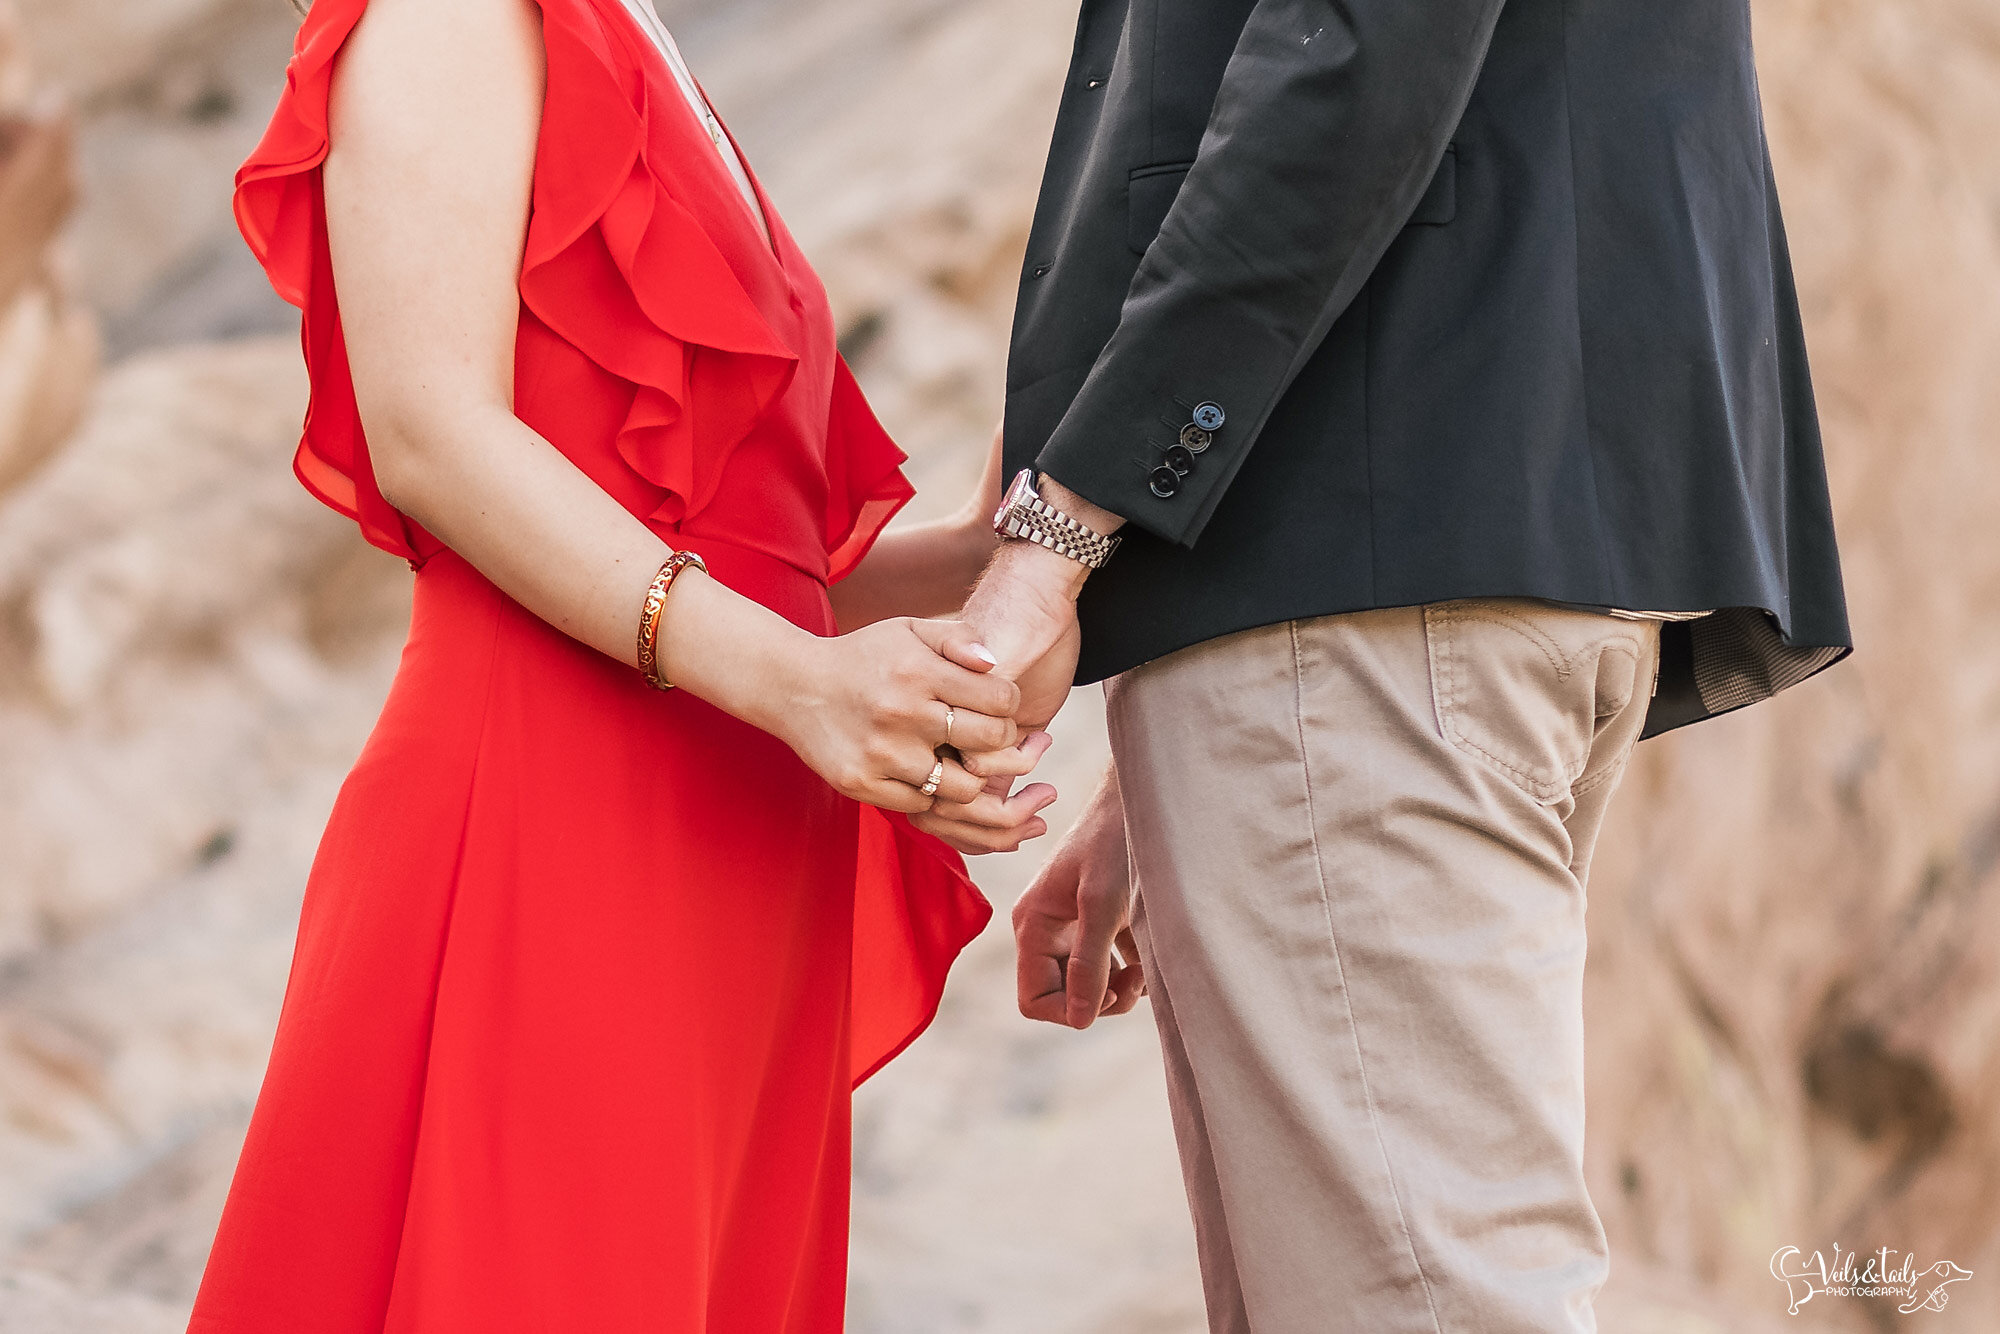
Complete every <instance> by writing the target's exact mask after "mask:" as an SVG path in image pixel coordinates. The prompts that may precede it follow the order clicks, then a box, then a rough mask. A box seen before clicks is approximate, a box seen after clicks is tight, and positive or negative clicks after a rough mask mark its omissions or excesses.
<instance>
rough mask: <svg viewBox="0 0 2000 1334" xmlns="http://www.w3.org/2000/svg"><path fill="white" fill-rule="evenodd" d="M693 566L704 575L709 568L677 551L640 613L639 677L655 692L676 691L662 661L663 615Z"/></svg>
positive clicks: (655, 580) (648, 590)
mask: <svg viewBox="0 0 2000 1334" xmlns="http://www.w3.org/2000/svg"><path fill="white" fill-rule="evenodd" d="M690 565H692V566H693V567H694V568H695V569H697V570H700V571H701V572H702V573H703V574H707V573H708V566H707V564H706V563H705V562H704V561H703V560H702V558H701V557H699V556H697V555H695V554H694V553H693V552H692V551H676V552H674V553H673V554H672V555H671V556H668V557H667V559H666V563H665V564H663V565H661V566H660V569H659V572H658V573H657V574H655V575H654V576H653V582H652V583H651V584H648V585H647V586H646V601H645V603H644V604H643V605H642V606H641V608H640V611H639V674H640V675H641V676H643V677H645V678H646V684H647V685H649V686H651V687H653V689H655V690H672V689H673V688H674V683H673V682H672V681H669V680H668V679H667V674H666V671H665V669H664V664H663V662H662V660H661V657H660V651H659V650H660V614H661V613H662V612H664V611H665V610H666V609H667V594H668V593H669V592H671V591H672V590H673V586H674V580H676V579H678V578H680V574H681V571H682V570H685V569H686V568H687V567H688V566H690Z"/></svg>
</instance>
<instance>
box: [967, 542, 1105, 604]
mask: <svg viewBox="0 0 2000 1334" xmlns="http://www.w3.org/2000/svg"><path fill="white" fill-rule="evenodd" d="M1089 577H1090V567H1089V566H1088V565H1085V564H1084V563H1083V562H1081V561H1079V560H1075V559H1073V558H1071V557H1069V556H1065V555H1063V554H1062V553H1060V552H1057V551H1051V550H1049V548H1047V547H1045V546H1043V545H1042V544H1041V543H1039V542H1033V541H1030V540H1029V539H1027V538H1025V537H1009V538H1005V539H1003V540H1002V541H1001V543H1000V552H999V554H998V555H996V556H995V557H994V558H993V563H992V564H991V565H990V566H988V567H987V572H986V579H989V580H990V579H995V578H1000V579H1005V580H1006V581H1008V582H1009V583H1010V584H1012V585H1013V586H1015V587H1016V588H1020V589H1023V590H1025V591H1027V592H1029V593H1030V594H1033V595H1035V596H1036V597H1037V599H1038V600H1045V601H1053V600H1057V599H1060V600H1061V601H1064V602H1075V601H1076V599H1077V595H1078V594H1079V593H1081V592H1082V591H1083V581H1084V580H1085V579H1087V578H1089Z"/></svg>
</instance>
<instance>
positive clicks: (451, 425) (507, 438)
mask: <svg viewBox="0 0 2000 1334" xmlns="http://www.w3.org/2000/svg"><path fill="white" fill-rule="evenodd" d="M427 415H428V417H429V420H425V421H419V422H412V423H409V424H407V425H406V426H404V427H403V428H402V429H400V430H398V429H397V428H395V427H392V426H387V424H385V426H384V429H381V430H380V431H379V432H378V434H379V435H380V436H382V437H383V438H382V439H381V444H380V446H379V447H378V449H377V455H378V458H377V471H378V481H379V482H380V483H381V484H382V485H383V488H384V494H385V497H386V498H387V499H388V500H389V502H390V503H391V504H393V505H395V506H396V507H397V508H398V509H401V510H402V511H403V512H404V513H406V514H408V515H410V517H412V518H414V519H415V520H417V522H419V523H421V524H422V525H423V526H424V527H425V528H426V529H428V530H430V531H431V532H432V533H434V534H436V535H437V537H438V538H439V539H441V540H442V541H443V542H445V544H446V545H448V546H450V547H451V548H452V549H453V550H454V551H456V552H458V553H459V554H460V555H462V556H464V557H465V559H466V560H468V561H469V562H471V563H472V565H473V566H474V567H475V568H476V569H478V570H479V572H480V573H482V574H484V575H485V576H486V577H487V578H488V579H490V580H492V581H493V583H494V584H495V585H496V586H497V587H498V588H499V589H500V590H501V591H502V592H504V593H506V594H507V595H508V596H509V597H511V598H513V599H514V600H515V601H517V602H519V603H520V604H521V605H522V606H524V607H526V608H527V609H528V610H529V611H531V612H533V613H534V614H535V615H537V616H539V617H541V618H542V619H543V620H545V621H547V622H549V624H551V625H553V626H554V627H555V628H556V629H558V630H561V631H562V632H563V633H565V634H567V635H570V636H571V637H573V638H575V639H577V640H580V641H581V642H583V643H585V644H588V645H589V646H590V647H592V648H594V649H596V650H598V651H599V652H601V653H604V654H606V655H608V656H610V657H612V658H615V659H617V660H618V661H620V662H623V663H626V664H627V665H634V664H636V662H637V657H638V652H637V646H638V627H639V614H640V609H641V605H642V604H643V602H644V600H645V596H646V589H647V586H648V585H649V584H650V583H651V582H652V579H653V576H654V574H655V573H657V572H658V570H659V568H660V565H661V563H662V562H664V561H665V560H666V558H667V556H668V555H669V554H670V553H671V548H670V547H669V546H668V544H667V543H666V542H664V541H662V540H661V539H660V537H659V536H658V535H656V534H655V533H654V532H653V531H652V530H651V529H649V528H647V527H646V525H645V524H644V523H642V522H640V521H639V519H638V518H636V517H635V516H633V515H632V514H631V513H630V512H628V511H627V510H626V509H625V508H624V507H623V506H621V505H620V504H619V503H618V502H617V501H615V500H613V499H612V498H611V497H610V496H609V495H608V494H607V493H606V492H605V491H604V490H603V489H602V488H601V487H599V486H598V485H597V484H596V483H595V482H593V481H591V480H590V479H589V478H588V477H586V476H584V475H583V473H582V472H580V471H579V470H578V469H577V467H576V466H575V465H574V464H573V463H571V462H570V461H569V460H568V459H567V458H565V457H563V455H562V454H561V453H560V452H558V451H557V450H556V449H555V447H554V446H553V445H550V444H549V443H548V442H547V441H545V440H543V439H542V438H541V437H540V436H539V435H537V434H536V433H535V432H534V431H532V430H530V429H529V428H528V427H527V426H526V425H525V424H523V423H522V422H521V421H520V419H519V418H517V417H515V416H513V415H512V414H511V413H508V412H505V411H502V410H500V409H498V408H492V407H487V408H483V409H482V408H480V407H477V406H474V405H470V404H468V405H465V406H464V407H462V408H460V409H458V410H456V411H453V412H449V413H445V412H438V413H433V414H427ZM667 602H668V611H667V613H666V614H664V615H663V616H662V617H661V628H660V641H659V642H660V648H661V652H662V654H663V663H664V665H665V668H666V671H667V674H668V679H670V680H672V681H673V682H674V683H675V684H676V685H678V686H680V687H682V688H684V689H686V690H687V691H689V693H691V694H695V695H699V696H701V697H702V698H704V699H706V700H708V701H709V702H710V703H712V704H714V705H716V706H717V707H718V708H721V709H723V710H724V711H725V712H728V713H730V714H733V715H734V716H736V717H738V718H742V719H743V720H744V721H746V722H749V723H751V724H753V725H755V726H758V727H763V728H766V730H769V722H770V719H769V717H768V714H769V713H770V701H771V700H773V699H775V698H782V697H783V696H784V694H785V693H786V683H785V682H784V681H782V680H780V679H778V678H779V677H780V676H782V675H783V673H784V671H785V670H786V667H787V664H788V663H791V662H793V661H795V659H796V657H797V656H798V655H797V650H798V649H799V648H800V647H801V646H802V643H803V641H805V640H808V639H810V638H812V636H809V635H807V634H806V633H805V632H804V631H802V630H800V629H798V628H797V627H795V626H793V625H791V624H790V623H789V622H787V621H785V620H784V619H783V618H782V617H780V616H778V615H777V614H776V613H775V612H772V611H770V610H768V609H766V608H764V607H762V606H759V605H758V604H756V603H754V602H752V601H750V600H749V599H748V598H744V597H742V596H741V595H739V594H736V593H734V592H732V591H730V590H729V589H727V588H724V587H723V586H722V585H720V584H718V583H717V582H715V581H714V580H712V579H708V578H706V577H705V576H703V575H702V574H701V572H700V571H698V570H689V571H687V572H685V573H684V574H682V575H681V576H680V577H679V578H678V579H676V580H675V582H674V585H673V591H672V594H671V595H670V596H669V598H668V600H667Z"/></svg>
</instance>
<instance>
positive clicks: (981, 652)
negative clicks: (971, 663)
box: [972, 644, 1000, 667]
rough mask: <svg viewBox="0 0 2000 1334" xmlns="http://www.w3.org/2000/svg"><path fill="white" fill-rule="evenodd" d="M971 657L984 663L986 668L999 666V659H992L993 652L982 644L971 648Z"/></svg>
mask: <svg viewBox="0 0 2000 1334" xmlns="http://www.w3.org/2000/svg"><path fill="white" fill-rule="evenodd" d="M972 656H973V657H975V658H977V659H979V660H980V661H981V662H983V663H985V664H986V665H987V666H988V667H998V666H999V665H1000V659H998V658H996V657H994V656H993V650H992V649H990V648H988V647H986V645H984V644H974V645H973V646H972Z"/></svg>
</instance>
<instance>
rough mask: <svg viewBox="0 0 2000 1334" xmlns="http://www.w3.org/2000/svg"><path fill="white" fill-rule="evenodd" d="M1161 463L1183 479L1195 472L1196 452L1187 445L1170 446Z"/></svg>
mask: <svg viewBox="0 0 2000 1334" xmlns="http://www.w3.org/2000/svg"><path fill="white" fill-rule="evenodd" d="M1160 462H1161V463H1163V464H1164V465H1166V466H1167V467H1168V468H1170V469H1172V470H1173V471H1174V472H1175V473H1176V474H1177V475H1179V476H1181V477H1185V476H1187V475H1188V474H1189V473H1191V472H1193V471H1194V452H1193V451H1192V450H1190V449H1189V448H1188V447H1187V446H1186V445H1169V446H1168V447H1167V452H1166V454H1165V455H1164V456H1163V457H1162V458H1161V460H1160Z"/></svg>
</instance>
